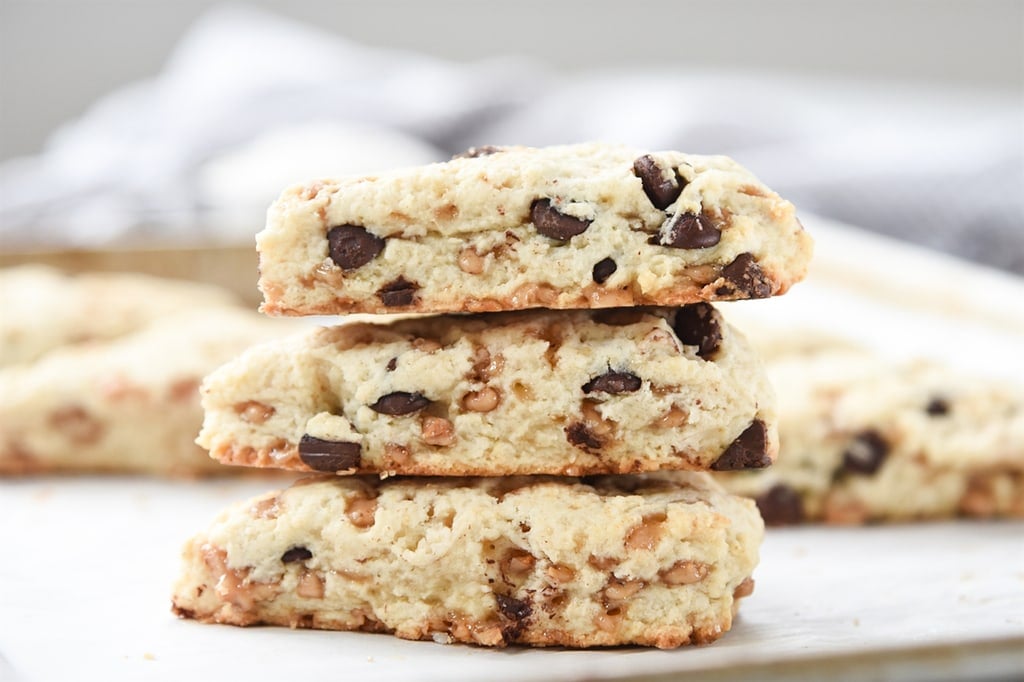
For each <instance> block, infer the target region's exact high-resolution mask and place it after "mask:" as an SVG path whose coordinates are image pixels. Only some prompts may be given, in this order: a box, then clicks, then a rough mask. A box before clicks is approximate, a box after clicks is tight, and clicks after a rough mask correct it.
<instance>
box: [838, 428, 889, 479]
mask: <svg viewBox="0 0 1024 682" xmlns="http://www.w3.org/2000/svg"><path fill="white" fill-rule="evenodd" d="M888 455H889V441H887V440H886V439H885V438H883V437H882V434H880V433H879V432H878V431H875V430H874V429H867V430H866V431H861V432H860V433H858V434H857V435H856V436H855V437H854V439H853V440H852V441H851V442H850V445H849V447H847V448H846V451H845V452H844V453H843V463H842V465H841V467H840V471H841V472H844V473H852V474H865V475H871V474H873V473H875V472H876V471H878V470H879V469H880V468H882V463H883V462H885V458H886V457H887V456H888Z"/></svg>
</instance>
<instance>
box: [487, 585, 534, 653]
mask: <svg viewBox="0 0 1024 682" xmlns="http://www.w3.org/2000/svg"><path fill="white" fill-rule="evenodd" d="M494 598H495V600H496V601H497V602H498V612H499V613H500V614H501V615H502V616H504V617H505V618H506V619H507V620H510V621H512V622H511V623H508V624H506V625H505V627H503V628H502V629H501V636H502V638H503V639H504V641H505V642H513V641H515V640H516V639H517V638H518V637H519V635H521V634H522V632H523V630H524V629H525V628H526V619H527V618H529V617H530V614H532V613H533V607H531V606H530V604H529V603H528V602H525V601H523V600H521V599H516V598H514V597H507V596H505V595H503V594H496V595H494Z"/></svg>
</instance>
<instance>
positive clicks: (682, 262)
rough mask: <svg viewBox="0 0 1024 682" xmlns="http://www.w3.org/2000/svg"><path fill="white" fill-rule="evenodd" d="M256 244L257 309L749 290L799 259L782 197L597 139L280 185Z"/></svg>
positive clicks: (681, 297) (806, 240) (719, 167)
mask: <svg viewBox="0 0 1024 682" xmlns="http://www.w3.org/2000/svg"><path fill="white" fill-rule="evenodd" d="M257 247H258V250H259V254H260V280H259V285H260V289H261V290H262V292H263V295H264V304H263V310H264V311H265V312H267V313H269V314H272V315H311V314H337V313H348V312H360V311H361V312H396V311H397V312H433V313H445V312H482V311H503V310H517V309H523V308H535V307H542V308H604V307H626V306H636V305H661V306H665V305H672V306H678V305H683V304H687V303H694V302H698V301H715V300H732V299H746V298H764V297H767V296H772V295H774V294H781V293H783V292H785V291H786V290H787V289H788V288H789V287H790V285H792V284H793V283H794V282H796V281H799V280H800V279H801V278H802V277H803V276H804V274H805V272H806V269H807V264H808V260H809V259H810V255H811V240H810V237H809V236H808V235H807V234H806V232H804V230H803V228H802V227H801V225H800V223H799V221H798V220H797V218H796V214H795V211H794V209H793V205H792V204H790V203H789V202H788V201H785V200H783V199H782V198H780V197H779V196H778V195H777V194H775V193H774V192H773V191H771V190H770V189H768V188H767V187H765V186H764V185H763V184H761V182H760V181H758V179H757V178H756V177H754V176H753V175H752V174H751V173H750V172H749V171H747V170H746V169H744V168H743V167H742V166H740V165H739V164H737V163H735V162H734V161H732V160H731V159H729V158H727V157H724V156H696V155H692V154H683V153H681V152H671V151H666V152H646V151H641V150H636V149H630V148H628V147H623V146H616V145H604V144H581V145H572V146H558V147H547V148H541V149H534V148H527V147H487V148H478V149H474V150H471V151H470V153H468V154H467V155H463V156H462V157H461V158H458V157H457V158H455V159H453V160H451V161H449V162H446V163H440V164H433V165H429V166H423V167H417V168H410V169H403V170H397V171H393V172H389V173H383V174H380V175H374V176H367V177H350V178H344V179H338V180H321V181H317V182H313V183H310V184H307V185H302V186H297V187H293V188H291V189H288V190H286V191H285V192H284V194H283V195H282V196H281V197H280V199H278V201H277V202H276V203H275V204H274V205H273V206H272V207H271V209H270V211H269V214H268V218H267V226H266V229H264V230H263V231H262V232H260V233H259V234H258V235H257Z"/></svg>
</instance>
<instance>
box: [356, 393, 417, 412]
mask: <svg viewBox="0 0 1024 682" xmlns="http://www.w3.org/2000/svg"><path fill="white" fill-rule="evenodd" d="M429 404H430V400H428V399H427V398H425V397H423V396H422V395H421V394H419V393H405V392H403V391H397V392H395V393H388V394H387V395H385V396H381V398H380V399H378V400H377V402H375V403H374V404H373V405H370V409H371V410H373V411H374V412H379V413H380V414H390V415H394V416H400V415H403V414H412V413H413V412H419V411H420V410H422V409H423V408H424V407H426V406H427V405H429Z"/></svg>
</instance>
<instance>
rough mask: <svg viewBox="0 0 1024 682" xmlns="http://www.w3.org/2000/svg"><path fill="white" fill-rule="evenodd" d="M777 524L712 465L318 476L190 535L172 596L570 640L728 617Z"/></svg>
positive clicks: (684, 629)
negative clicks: (767, 526) (631, 471)
mask: <svg viewBox="0 0 1024 682" xmlns="http://www.w3.org/2000/svg"><path fill="white" fill-rule="evenodd" d="M763 532H764V527H763V523H762V521H761V518H760V516H758V513H757V510H756V509H755V507H754V504H753V502H751V501H750V500H747V499H743V498H739V497H734V496H730V495H727V494H726V493H724V492H723V491H722V489H721V488H720V487H719V486H718V485H717V484H716V483H715V482H714V481H713V480H711V479H710V478H709V476H708V474H704V473H699V472H668V473H659V474H648V475H636V476H599V477H592V478H588V479H571V478H551V477H541V476H535V477H510V478H476V479H449V478H435V479H418V480H414V479H405V478H392V479H386V480H384V481H380V480H379V479H376V478H372V477H348V478H336V477H332V478H327V479H323V478H320V479H310V480H308V481H300V482H298V483H296V484H295V485H294V486H292V487H291V488H289V489H287V490H284V491H282V492H277V493H271V494H268V495H265V496H263V497H260V498H257V499H255V500H252V501H249V502H245V503H243V504H239V505H236V506H235V507H233V508H231V509H229V510H228V511H226V512H225V513H223V514H222V515H221V516H220V517H219V518H218V519H217V520H216V521H215V522H214V524H213V525H212V527H210V529H209V530H207V531H206V532H205V533H204V534H201V535H199V536H197V537H196V538H194V539H193V540H191V541H190V542H189V543H188V545H187V546H186V548H185V552H184V567H183V570H182V575H181V577H180V579H179V581H178V583H177V585H176V586H175V589H174V597H173V600H174V610H175V612H176V613H177V614H178V615H180V616H183V617H189V618H196V619H199V620H202V621H207V622H215V623H230V624H233V625H255V624H258V623H267V624H275V625H287V626H290V627H305V628H322V629H332V630H370V631H375V632H391V633H394V634H396V635H398V636H399V637H403V638H407V639H433V640H434V641H437V642H445V643H447V642H452V641H458V642H470V643H474V644H482V645H485V646H504V645H507V644H512V643H518V644H529V645H536V646H551V645H564V646H573V647H588V646H606V645H618V644H641V645H650V646H658V647H663V648H669V647H676V646H679V645H681V644H687V643H691V642H692V643H705V642H710V641H712V640H715V639H717V638H718V637H719V636H721V634H722V633H723V632H725V631H727V630H728V629H729V628H730V626H731V624H732V619H733V616H734V615H735V611H736V607H737V600H738V599H739V598H741V597H744V596H746V595H748V594H749V593H750V592H751V590H752V589H753V580H752V578H751V574H752V572H753V570H754V567H755V566H756V564H757V560H758V549H759V547H760V543H761V539H762V535H763Z"/></svg>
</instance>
